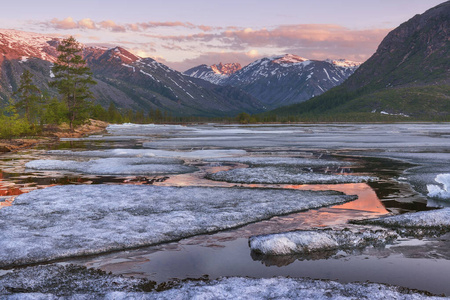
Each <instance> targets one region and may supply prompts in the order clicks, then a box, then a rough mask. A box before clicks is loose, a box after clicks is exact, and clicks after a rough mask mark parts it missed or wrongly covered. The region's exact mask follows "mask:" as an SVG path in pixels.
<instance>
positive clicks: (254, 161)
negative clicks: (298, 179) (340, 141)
mask: <svg viewBox="0 0 450 300" xmlns="http://www.w3.org/2000/svg"><path fill="white" fill-rule="evenodd" d="M206 161H217V162H230V163H242V164H248V165H255V166H273V165H279V166H305V167H318V166H324V167H326V166H333V167H339V166H348V165H350V164H351V163H350V162H347V161H338V160H328V159H314V158H295V157H273V156H242V157H229V158H217V159H211V158H209V159H206Z"/></svg>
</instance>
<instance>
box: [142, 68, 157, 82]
mask: <svg viewBox="0 0 450 300" xmlns="http://www.w3.org/2000/svg"><path fill="white" fill-rule="evenodd" d="M139 72H141V73H142V74H144V75H146V76H148V77H150V78H152V79H153V80H156V79H155V77H153V75H152V74H150V73H147V72H144V71H142V70H139Z"/></svg>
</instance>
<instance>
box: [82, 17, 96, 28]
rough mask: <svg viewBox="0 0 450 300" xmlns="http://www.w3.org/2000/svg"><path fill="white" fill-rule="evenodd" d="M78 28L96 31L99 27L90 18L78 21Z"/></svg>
mask: <svg viewBox="0 0 450 300" xmlns="http://www.w3.org/2000/svg"><path fill="white" fill-rule="evenodd" d="M78 26H79V27H81V28H86V29H96V28H97V26H96V25H95V22H94V21H92V20H91V19H89V18H86V19H81V20H80V21H78Z"/></svg>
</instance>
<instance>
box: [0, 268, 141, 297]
mask: <svg viewBox="0 0 450 300" xmlns="http://www.w3.org/2000/svg"><path fill="white" fill-rule="evenodd" d="M146 283H147V281H145V280H143V279H134V278H125V277H121V276H117V275H112V274H107V273H105V272H102V271H100V270H94V269H86V268H85V267H80V266H74V265H66V266H59V265H41V266H34V267H28V268H24V269H17V270H14V271H13V272H10V273H7V274H5V275H3V276H0V296H2V297H1V298H2V299H5V298H10V299H11V298H12V299H14V298H16V299H54V298H57V297H70V296H73V295H76V294H80V295H81V294H84V295H86V298H88V297H87V296H90V297H89V298H88V299H95V298H96V297H99V298H100V297H101V296H103V295H104V294H105V293H106V292H113V291H121V292H124V291H126V292H142V287H143V286H144V285H145V284H146ZM27 296H28V297H27ZM75 298H76V297H75ZM80 298H81V297H80ZM81 299H84V298H81Z"/></svg>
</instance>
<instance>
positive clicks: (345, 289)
mask: <svg viewBox="0 0 450 300" xmlns="http://www.w3.org/2000/svg"><path fill="white" fill-rule="evenodd" d="M170 286H174V287H173V288H170V289H167V287H170ZM154 287H155V285H154V284H153V283H152V282H148V281H145V280H142V279H133V278H123V277H119V276H114V275H110V274H105V273H104V272H101V271H96V270H87V269H85V268H81V267H76V266H66V267H62V266H54V265H50V266H38V267H29V268H25V269H20V270H16V271H14V272H13V273H10V274H6V275H4V276H1V277H0V295H1V296H2V297H3V298H4V299H115V300H121V299H142V300H145V299H170V300H173V299H180V300H184V299H205V300H206V299H214V300H221V299H399V300H413V299H414V300H417V299H442V298H441V297H436V296H429V295H426V294H425V293H421V292H419V291H414V290H409V289H407V288H403V287H398V286H391V285H384V284H378V283H339V282H336V281H329V280H313V279H303V278H285V277H276V278H267V279H266V278H263V279H252V278H242V277H230V278H222V279H218V280H212V281H188V282H184V283H180V284H176V283H171V284H170V283H169V284H167V285H166V289H165V290H163V291H161V292H156V291H151V290H152V289H154ZM159 288H162V287H159ZM149 290H150V291H149Z"/></svg>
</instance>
